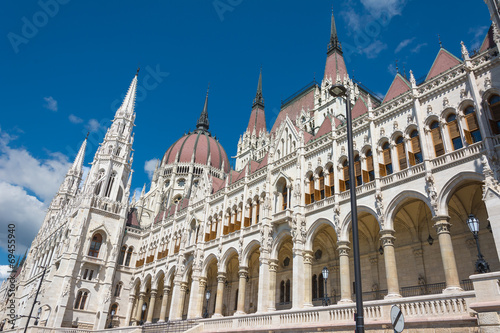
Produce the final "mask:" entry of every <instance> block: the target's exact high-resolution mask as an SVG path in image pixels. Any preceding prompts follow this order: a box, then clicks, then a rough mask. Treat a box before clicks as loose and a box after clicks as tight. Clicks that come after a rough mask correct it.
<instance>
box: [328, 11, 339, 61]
mask: <svg viewBox="0 0 500 333" xmlns="http://www.w3.org/2000/svg"><path fill="white" fill-rule="evenodd" d="M335 50H337V51H338V52H339V53H340V54H342V45H341V44H340V41H339V38H338V36H337V27H336V26H335V17H334V16H333V5H332V22H331V27H330V43H329V44H328V52H327V54H330V53H331V52H333V51H335Z"/></svg>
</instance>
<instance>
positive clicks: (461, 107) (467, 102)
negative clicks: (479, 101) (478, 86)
mask: <svg viewBox="0 0 500 333" xmlns="http://www.w3.org/2000/svg"><path fill="white" fill-rule="evenodd" d="M468 106H473V107H474V108H475V107H476V104H475V103H474V100H472V99H471V98H466V99H464V100H463V101H461V102H460V104H458V108H457V109H458V110H461V111H462V112H463V111H464V110H465V108H466V107H468Z"/></svg>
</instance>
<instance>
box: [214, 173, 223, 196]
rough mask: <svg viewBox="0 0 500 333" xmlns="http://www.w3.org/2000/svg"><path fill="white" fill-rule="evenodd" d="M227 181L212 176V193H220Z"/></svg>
mask: <svg viewBox="0 0 500 333" xmlns="http://www.w3.org/2000/svg"><path fill="white" fill-rule="evenodd" d="M225 183H226V181H225V180H224V179H220V178H217V177H214V176H212V193H215V192H217V191H220V190H221V189H223V188H224V186H225Z"/></svg>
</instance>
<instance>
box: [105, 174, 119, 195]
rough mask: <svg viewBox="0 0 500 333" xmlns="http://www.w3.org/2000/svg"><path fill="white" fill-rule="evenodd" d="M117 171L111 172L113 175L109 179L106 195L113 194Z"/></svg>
mask: <svg viewBox="0 0 500 333" xmlns="http://www.w3.org/2000/svg"><path fill="white" fill-rule="evenodd" d="M115 178H116V172H113V173H111V176H110V177H109V180H108V186H106V192H105V193H104V196H105V197H109V196H110V195H111V190H112V189H113V184H114V182H115Z"/></svg>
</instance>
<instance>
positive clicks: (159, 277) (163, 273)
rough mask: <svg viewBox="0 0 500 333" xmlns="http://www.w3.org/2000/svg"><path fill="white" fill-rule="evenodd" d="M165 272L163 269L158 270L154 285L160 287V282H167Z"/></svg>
mask: <svg viewBox="0 0 500 333" xmlns="http://www.w3.org/2000/svg"><path fill="white" fill-rule="evenodd" d="M165 276H166V274H165V272H164V271H163V268H160V269H159V270H158V272H157V273H156V274H155V277H154V280H153V281H154V284H155V285H156V286H157V287H158V282H160V280H161V279H162V278H163V279H164V280H165Z"/></svg>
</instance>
